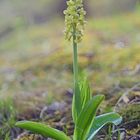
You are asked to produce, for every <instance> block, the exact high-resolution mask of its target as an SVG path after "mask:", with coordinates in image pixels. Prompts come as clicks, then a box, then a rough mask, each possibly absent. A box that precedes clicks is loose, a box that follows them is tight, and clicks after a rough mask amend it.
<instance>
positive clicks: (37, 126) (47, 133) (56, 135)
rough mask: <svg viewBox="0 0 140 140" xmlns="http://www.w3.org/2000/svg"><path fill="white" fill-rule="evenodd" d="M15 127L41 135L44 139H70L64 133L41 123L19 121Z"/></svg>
mask: <svg viewBox="0 0 140 140" xmlns="http://www.w3.org/2000/svg"><path fill="white" fill-rule="evenodd" d="M15 126H17V127H20V128H23V129H26V130H30V131H32V132H34V133H37V134H41V135H42V136H44V137H50V138H53V139H56V140H70V138H69V137H68V136H66V135H65V133H63V132H61V131H59V130H57V129H54V128H51V127H49V126H47V125H45V124H42V123H37V122H32V121H19V122H17V123H16V124H15Z"/></svg>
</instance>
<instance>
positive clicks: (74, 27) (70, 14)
mask: <svg viewBox="0 0 140 140" xmlns="http://www.w3.org/2000/svg"><path fill="white" fill-rule="evenodd" d="M64 15H65V38H66V40H68V41H70V40H71V39H72V37H73V38H74V41H75V42H76V43H79V42H80V41H81V40H82V36H83V31H84V25H85V15H86V11H85V10H84V8H83V1H82V0H69V1H67V9H66V10H65V11H64Z"/></svg>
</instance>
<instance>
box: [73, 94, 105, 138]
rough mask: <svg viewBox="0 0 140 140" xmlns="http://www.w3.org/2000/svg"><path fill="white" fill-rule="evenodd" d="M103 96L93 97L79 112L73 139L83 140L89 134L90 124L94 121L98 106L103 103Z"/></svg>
mask: <svg viewBox="0 0 140 140" xmlns="http://www.w3.org/2000/svg"><path fill="white" fill-rule="evenodd" d="M103 99H104V96H103V95H97V96H94V97H93V98H92V99H91V100H90V101H89V102H88V103H87V104H86V105H85V106H84V108H83V110H82V111H81V113H80V115H79V117H78V119H77V123H76V127H75V131H74V139H76V140H85V139H86V137H87V136H86V135H87V133H88V132H89V129H90V127H91V124H92V122H93V121H94V118H95V115H96V111H97V109H98V107H99V105H100V103H101V102H102V101H103Z"/></svg>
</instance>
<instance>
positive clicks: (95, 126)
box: [87, 112, 122, 140]
mask: <svg viewBox="0 0 140 140" xmlns="http://www.w3.org/2000/svg"><path fill="white" fill-rule="evenodd" d="M121 121H122V117H121V116H120V115H119V114H117V113H115V112H111V113H107V114H103V115H100V116H97V117H96V118H95V120H94V121H93V123H92V127H91V129H90V132H89V135H88V138H87V140H93V138H94V136H95V135H96V134H97V133H98V132H99V130H100V129H102V128H103V126H105V125H107V124H110V123H111V124H114V125H118V124H120V123H121Z"/></svg>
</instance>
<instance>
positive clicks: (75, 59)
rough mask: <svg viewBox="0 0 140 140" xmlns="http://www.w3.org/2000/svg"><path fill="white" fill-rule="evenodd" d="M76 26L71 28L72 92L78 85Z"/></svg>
mask: <svg viewBox="0 0 140 140" xmlns="http://www.w3.org/2000/svg"><path fill="white" fill-rule="evenodd" d="M75 32H76V26H74V27H73V73H74V90H75V88H76V85H77V84H78V57H77V43H76V42H75V39H76V35H75Z"/></svg>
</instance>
